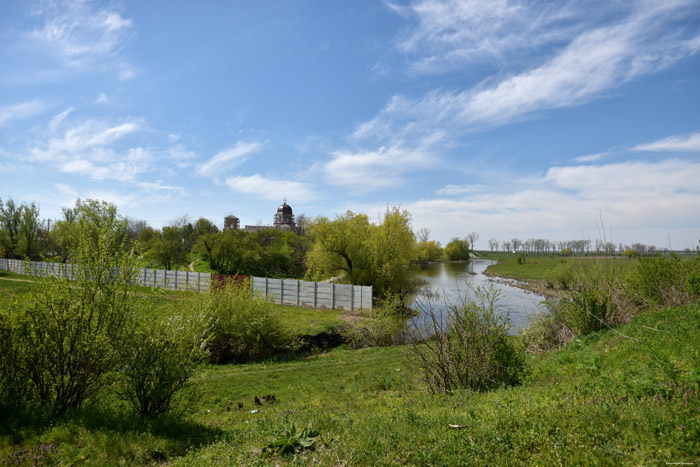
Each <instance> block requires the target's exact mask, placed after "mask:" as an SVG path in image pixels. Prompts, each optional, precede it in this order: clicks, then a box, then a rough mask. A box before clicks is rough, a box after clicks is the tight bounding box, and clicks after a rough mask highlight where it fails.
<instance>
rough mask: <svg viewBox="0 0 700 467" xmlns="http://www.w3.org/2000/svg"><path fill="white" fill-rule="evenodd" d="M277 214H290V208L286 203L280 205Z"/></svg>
mask: <svg viewBox="0 0 700 467" xmlns="http://www.w3.org/2000/svg"><path fill="white" fill-rule="evenodd" d="M277 213H278V214H292V207H291V206H290V205H288V204H287V203H286V202H284V203H282V204H281V205H280V207H278V208H277Z"/></svg>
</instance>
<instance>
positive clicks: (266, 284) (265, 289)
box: [265, 277, 267, 300]
mask: <svg viewBox="0 0 700 467" xmlns="http://www.w3.org/2000/svg"><path fill="white" fill-rule="evenodd" d="M265 300H267V277H266V278H265Z"/></svg>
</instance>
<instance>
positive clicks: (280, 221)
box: [224, 199, 296, 232]
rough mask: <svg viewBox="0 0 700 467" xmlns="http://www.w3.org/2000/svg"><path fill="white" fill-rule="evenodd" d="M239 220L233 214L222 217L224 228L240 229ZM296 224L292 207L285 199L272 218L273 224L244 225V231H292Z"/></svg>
mask: <svg viewBox="0 0 700 467" xmlns="http://www.w3.org/2000/svg"><path fill="white" fill-rule="evenodd" d="M240 228H241V221H240V219H239V218H238V217H236V216H234V215H230V216H226V217H224V230H230V229H240ZM295 228H296V224H295V222H294V213H293V212H292V207H291V206H290V205H288V204H287V200H286V199H285V200H284V202H283V203H282V204H281V205H280V207H278V208H277V213H276V214H275V217H274V218H273V225H246V226H245V231H246V232H257V231H258V230H268V229H275V230H288V231H294V229H295Z"/></svg>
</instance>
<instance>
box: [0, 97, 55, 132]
mask: <svg viewBox="0 0 700 467" xmlns="http://www.w3.org/2000/svg"><path fill="white" fill-rule="evenodd" d="M44 108H45V106H44V105H43V104H42V103H41V102H39V101H38V100H33V101H28V102H22V103H20V104H15V105H7V106H4V107H0V126H3V125H5V124H7V122H10V121H12V120H16V119H22V118H29V117H32V116H34V115H36V114H38V113H40V112H42V111H43V110H44Z"/></svg>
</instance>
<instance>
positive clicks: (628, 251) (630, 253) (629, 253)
mask: <svg viewBox="0 0 700 467" xmlns="http://www.w3.org/2000/svg"><path fill="white" fill-rule="evenodd" d="M622 256H625V257H627V258H636V257H638V256H639V252H638V251H637V250H633V249H631V248H628V249H626V250H625V251H623V252H622Z"/></svg>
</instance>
